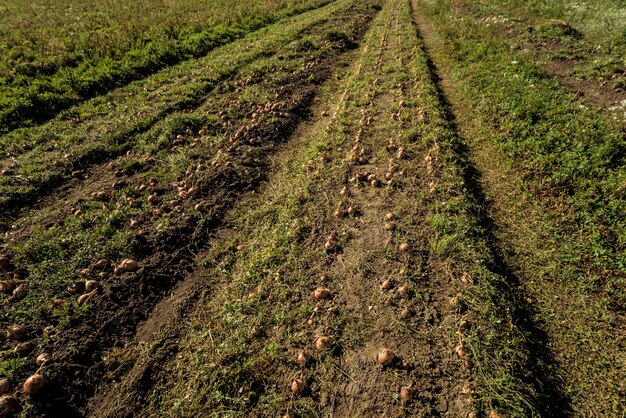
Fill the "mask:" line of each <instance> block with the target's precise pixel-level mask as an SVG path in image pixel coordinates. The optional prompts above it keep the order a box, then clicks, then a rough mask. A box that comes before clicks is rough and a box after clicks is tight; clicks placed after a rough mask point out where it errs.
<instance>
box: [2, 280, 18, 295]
mask: <svg viewBox="0 0 626 418" xmlns="http://www.w3.org/2000/svg"><path fill="white" fill-rule="evenodd" d="M16 287H17V284H16V283H15V282H13V281H11V280H6V281H2V282H0V292H4V293H12V292H13V291H14V290H15V288H16Z"/></svg>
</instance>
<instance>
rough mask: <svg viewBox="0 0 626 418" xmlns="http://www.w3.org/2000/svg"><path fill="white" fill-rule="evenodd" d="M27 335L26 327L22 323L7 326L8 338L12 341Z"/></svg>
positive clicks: (19, 339)
mask: <svg viewBox="0 0 626 418" xmlns="http://www.w3.org/2000/svg"><path fill="white" fill-rule="evenodd" d="M24 337H26V328H25V327H23V326H21V325H11V326H9V327H7V338H8V339H9V340H11V341H21V340H23V339H24Z"/></svg>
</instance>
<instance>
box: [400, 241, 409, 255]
mask: <svg viewBox="0 0 626 418" xmlns="http://www.w3.org/2000/svg"><path fill="white" fill-rule="evenodd" d="M398 248H399V249H400V251H402V252H403V253H406V252H408V251H409V249H410V247H409V244H407V243H406V242H403V243H402V244H400V245H399V246H398Z"/></svg>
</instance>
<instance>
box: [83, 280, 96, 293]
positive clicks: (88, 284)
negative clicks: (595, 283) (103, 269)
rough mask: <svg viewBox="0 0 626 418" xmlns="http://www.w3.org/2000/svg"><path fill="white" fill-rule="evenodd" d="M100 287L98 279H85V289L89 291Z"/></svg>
mask: <svg viewBox="0 0 626 418" xmlns="http://www.w3.org/2000/svg"><path fill="white" fill-rule="evenodd" d="M97 288H98V282H97V281H96V280H87V281H85V290H86V291H87V292H93V291H94V290H96V289H97Z"/></svg>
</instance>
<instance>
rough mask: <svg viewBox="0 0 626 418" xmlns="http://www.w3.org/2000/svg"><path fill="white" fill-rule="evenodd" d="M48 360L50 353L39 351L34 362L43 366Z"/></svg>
mask: <svg viewBox="0 0 626 418" xmlns="http://www.w3.org/2000/svg"><path fill="white" fill-rule="evenodd" d="M50 360H51V358H50V354H48V353H41V354H39V355H38V356H37V358H36V359H35V363H37V366H43V365H44V364H46V363H49V362H50Z"/></svg>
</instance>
